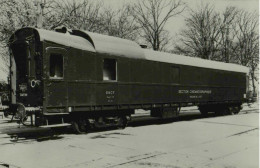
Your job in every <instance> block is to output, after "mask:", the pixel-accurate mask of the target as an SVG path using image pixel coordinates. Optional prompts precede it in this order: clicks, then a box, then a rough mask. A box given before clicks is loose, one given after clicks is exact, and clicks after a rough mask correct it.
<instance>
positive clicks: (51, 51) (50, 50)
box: [46, 47, 66, 80]
mask: <svg viewBox="0 0 260 168" xmlns="http://www.w3.org/2000/svg"><path fill="white" fill-rule="evenodd" d="M51 54H60V55H62V61H63V64H62V67H63V68H62V73H63V76H62V77H53V76H50V57H51ZM46 55H47V58H48V61H47V64H48V66H47V76H48V78H49V79H50V80H64V78H65V56H66V49H64V48H60V47H47V48H46Z"/></svg>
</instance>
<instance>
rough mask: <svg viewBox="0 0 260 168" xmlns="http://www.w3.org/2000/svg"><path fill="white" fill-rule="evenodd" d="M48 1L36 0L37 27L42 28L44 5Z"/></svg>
mask: <svg viewBox="0 0 260 168" xmlns="http://www.w3.org/2000/svg"><path fill="white" fill-rule="evenodd" d="M45 3H46V0H35V1H34V5H35V6H37V11H36V19H37V20H36V27H37V28H42V24H43V9H44V5H45Z"/></svg>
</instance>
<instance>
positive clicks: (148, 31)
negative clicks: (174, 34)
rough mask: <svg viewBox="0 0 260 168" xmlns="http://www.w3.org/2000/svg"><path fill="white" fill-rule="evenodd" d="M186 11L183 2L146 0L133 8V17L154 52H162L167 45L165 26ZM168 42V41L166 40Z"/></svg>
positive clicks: (176, 0) (179, 0)
mask: <svg viewBox="0 0 260 168" xmlns="http://www.w3.org/2000/svg"><path fill="white" fill-rule="evenodd" d="M184 9H185V6H184V3H182V2H181V0H145V1H139V2H138V3H136V4H134V5H133V6H132V8H131V13H132V16H133V17H134V18H135V20H136V22H137V23H138V24H139V26H140V27H141V29H142V30H143V32H142V33H141V34H140V35H141V37H142V38H144V39H145V41H146V42H147V43H149V44H150V45H151V46H152V48H153V49H154V50H161V49H162V43H165V41H164V40H165V38H167V37H166V36H163V35H162V34H163V33H165V29H164V28H165V25H166V24H167V22H168V21H169V19H171V18H172V17H174V16H176V15H178V14H180V13H181V12H183V10H184ZM166 41H167V39H166Z"/></svg>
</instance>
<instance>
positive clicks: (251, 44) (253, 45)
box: [233, 10, 259, 94]
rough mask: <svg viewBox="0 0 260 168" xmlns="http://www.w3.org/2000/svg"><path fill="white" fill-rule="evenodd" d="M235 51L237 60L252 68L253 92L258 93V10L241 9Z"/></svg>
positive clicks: (237, 21)
mask: <svg viewBox="0 0 260 168" xmlns="http://www.w3.org/2000/svg"><path fill="white" fill-rule="evenodd" d="M236 23H237V24H236V26H235V27H233V28H234V31H235V35H236V36H235V45H234V47H233V52H234V54H235V55H236V58H237V62H238V63H239V64H241V65H244V66H248V67H249V68H250V77H251V81H252V87H253V93H254V94H256V85H255V81H257V80H258V79H257V76H256V74H255V73H256V70H257V67H258V64H259V33H258V29H259V27H258V25H259V21H258V15H257V12H252V13H251V12H247V11H243V10H242V11H240V12H239V14H238V16H237V18H236Z"/></svg>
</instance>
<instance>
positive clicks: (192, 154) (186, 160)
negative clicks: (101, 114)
mask: <svg viewBox="0 0 260 168" xmlns="http://www.w3.org/2000/svg"><path fill="white" fill-rule="evenodd" d="M258 117H259V110H258V105H257V104H254V105H252V106H251V107H247V106H245V107H244V109H243V110H242V111H241V112H240V113H239V114H238V115H232V116H214V115H210V116H209V117H201V115H200V113H199V111H198V110H197V108H196V107H195V108H194V107H189V108H183V109H182V111H181V116H180V118H179V119H177V120H175V121H161V120H158V119H154V118H150V117H149V116H148V113H147V112H146V111H137V113H136V114H135V116H134V117H133V121H132V122H131V123H130V124H129V126H128V127H127V128H126V129H124V130H113V129H112V130H111V129H110V130H102V131H100V130H99V131H96V132H95V131H94V132H92V133H89V134H83V135H75V134H70V133H68V132H65V133H64V132H61V133H59V134H52V132H51V131H50V130H48V129H46V130H41V132H40V133H39V132H36V131H33V130H28V132H26V133H25V134H24V135H25V136H24V137H21V138H20V139H18V141H14V139H11V137H10V136H9V135H8V134H7V133H8V132H12V131H14V130H15V129H17V124H16V123H7V120H6V119H0V151H1V154H0V165H2V167H7V166H8V165H9V166H10V167H26V168H28V167H29V168H30V167H141V168H143V167H158V168H159V167H160V168H161V167H170V168H171V167H173V168H179V167H180V168H183V167H184V168H186V167H198V168H201V167H223V168H224V167H225V168H227V167H228V168H231V167H232V168H239V167H241V168H244V167H258V165H259V160H258V156H259V154H258V147H259V144H258V140H259V134H258V131H259V130H258V129H259V126H258ZM0 167H1V166H0Z"/></svg>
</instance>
